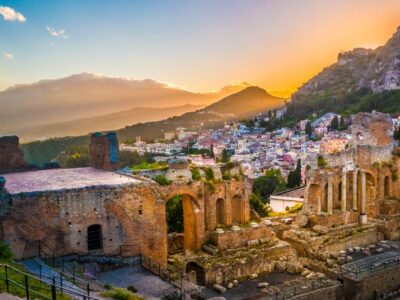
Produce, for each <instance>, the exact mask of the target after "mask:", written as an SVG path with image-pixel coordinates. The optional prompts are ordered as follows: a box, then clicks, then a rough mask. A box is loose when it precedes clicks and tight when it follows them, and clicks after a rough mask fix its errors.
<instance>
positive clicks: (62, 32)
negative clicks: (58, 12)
mask: <svg viewBox="0 0 400 300" xmlns="http://www.w3.org/2000/svg"><path fill="white" fill-rule="evenodd" d="M46 28H47V31H48V32H49V33H50V34H51V35H52V36H55V37H59V38H62V39H68V38H69V36H68V35H67V32H66V31H65V30H64V29H60V30H56V29H54V28H53V27H50V26H47V27H46Z"/></svg>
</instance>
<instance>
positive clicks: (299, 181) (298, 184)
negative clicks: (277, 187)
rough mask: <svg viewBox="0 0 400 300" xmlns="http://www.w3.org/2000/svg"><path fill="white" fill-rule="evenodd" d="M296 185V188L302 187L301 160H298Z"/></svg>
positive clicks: (295, 174)
mask: <svg viewBox="0 0 400 300" xmlns="http://www.w3.org/2000/svg"><path fill="white" fill-rule="evenodd" d="M294 183H295V186H300V185H301V160H300V159H298V160H297V165H296V170H295V171H294Z"/></svg>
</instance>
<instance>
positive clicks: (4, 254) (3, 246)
mask: <svg viewBox="0 0 400 300" xmlns="http://www.w3.org/2000/svg"><path fill="white" fill-rule="evenodd" d="M13 257H14V254H13V253H12V251H11V249H10V246H9V245H8V244H7V243H5V242H0V259H4V260H10V259H12V258H13Z"/></svg>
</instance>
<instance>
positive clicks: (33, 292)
mask: <svg viewBox="0 0 400 300" xmlns="http://www.w3.org/2000/svg"><path fill="white" fill-rule="evenodd" d="M0 267H3V268H4V273H5V279H4V280H5V285H6V291H7V293H10V292H11V288H12V287H14V288H17V289H21V290H23V291H24V293H25V297H26V299H27V300H29V299H44V300H57V298H58V295H59V293H61V294H63V293H64V294H67V295H70V296H72V297H73V298H79V299H83V300H99V299H98V298H95V297H91V296H90V295H87V294H84V293H80V292H79V291H76V290H73V289H71V288H70V287H65V286H63V285H62V283H61V284H57V283H56V281H55V280H54V279H53V281H52V283H49V282H48V281H45V280H42V279H41V278H39V277H37V276H34V275H31V274H28V273H26V272H23V271H21V270H19V269H17V268H14V267H12V266H10V265H7V264H1V265H0ZM18 278H23V281H22V282H18ZM33 282H36V283H37V284H36V285H35V286H33V284H32V283H33ZM39 289H40V290H42V292H39V291H38V290H39ZM43 291H44V292H43ZM48 295H50V296H48Z"/></svg>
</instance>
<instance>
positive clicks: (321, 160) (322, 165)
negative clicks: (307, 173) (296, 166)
mask: <svg viewBox="0 0 400 300" xmlns="http://www.w3.org/2000/svg"><path fill="white" fill-rule="evenodd" d="M326 166H327V162H326V161H325V159H324V158H323V157H322V156H318V167H320V168H325V167H326Z"/></svg>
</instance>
